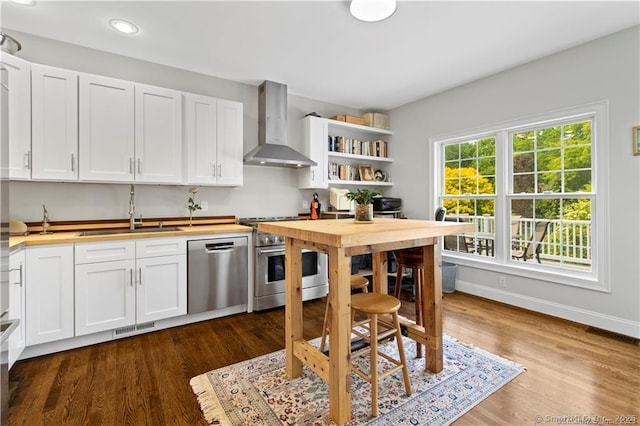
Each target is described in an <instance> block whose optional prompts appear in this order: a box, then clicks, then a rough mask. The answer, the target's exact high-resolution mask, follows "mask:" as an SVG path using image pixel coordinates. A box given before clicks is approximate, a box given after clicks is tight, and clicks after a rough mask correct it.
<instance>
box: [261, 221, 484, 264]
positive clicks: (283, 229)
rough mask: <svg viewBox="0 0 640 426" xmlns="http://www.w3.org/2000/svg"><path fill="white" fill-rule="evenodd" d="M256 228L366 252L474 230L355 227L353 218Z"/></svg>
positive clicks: (397, 224)
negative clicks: (389, 245)
mask: <svg viewBox="0 0 640 426" xmlns="http://www.w3.org/2000/svg"><path fill="white" fill-rule="evenodd" d="M258 229H259V230H261V231H265V232H271V233H274V234H278V235H282V236H285V237H289V238H293V239H296V240H300V241H312V242H313V243H315V244H318V245H325V246H329V247H345V248H348V247H361V249H360V250H359V251H362V247H363V246H364V249H365V252H367V250H366V246H374V245H384V244H390V243H392V245H393V247H388V248H387V250H392V249H399V248H402V247H403V246H404V247H413V246H416V245H421V244H415V242H416V240H427V239H432V238H437V237H440V236H443V235H453V234H461V233H464V232H469V231H470V230H473V225H471V224H467V223H457V222H435V221H427V220H413V219H390V218H382V217H376V218H374V220H373V222H372V223H357V224H356V223H355V222H354V220H353V219H337V220H308V221H302V220H301V221H286V222H262V223H260V224H259V225H258ZM403 241H404V242H403ZM422 245H425V244H422ZM350 254H351V255H353V254H358V253H355V252H354V253H350Z"/></svg>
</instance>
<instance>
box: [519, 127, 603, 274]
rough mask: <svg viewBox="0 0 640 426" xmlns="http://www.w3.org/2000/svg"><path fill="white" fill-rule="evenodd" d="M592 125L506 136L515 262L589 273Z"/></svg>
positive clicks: (543, 129) (538, 129)
mask: <svg viewBox="0 0 640 426" xmlns="http://www.w3.org/2000/svg"><path fill="white" fill-rule="evenodd" d="M592 127H593V122H592V120H581V121H569V122H564V123H560V124H555V125H551V126H550V125H546V126H537V127H534V128H530V129H523V130H518V131H514V132H510V133H509V141H510V146H509V148H510V154H511V155H510V159H511V170H512V172H511V175H510V187H511V191H508V194H507V200H508V205H509V206H510V211H511V214H512V216H514V217H517V219H514V222H516V224H514V226H513V229H512V235H511V241H512V249H511V256H512V258H513V259H518V260H523V261H527V260H528V259H533V258H535V261H537V263H538V264H540V265H542V264H543V262H544V264H545V265H546V266H549V267H551V266H553V267H560V268H572V269H579V270H582V269H584V270H586V271H591V254H592V253H591V241H590V236H591V217H592V204H593V201H594V198H595V197H594V194H593V192H592V182H593V177H592V174H593V167H592V161H591V159H592V155H591V153H592V132H591V128H592Z"/></svg>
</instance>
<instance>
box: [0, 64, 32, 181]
mask: <svg viewBox="0 0 640 426" xmlns="http://www.w3.org/2000/svg"><path fill="white" fill-rule="evenodd" d="M0 64H2V65H3V66H4V67H5V68H6V69H7V71H8V72H9V108H8V111H9V178H10V179H29V178H31V65H30V64H29V62H27V61H25V60H23V59H20V58H18V57H15V56H13V55H9V54H8V53H4V52H2V53H0Z"/></svg>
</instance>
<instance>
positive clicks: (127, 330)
mask: <svg viewBox="0 0 640 426" xmlns="http://www.w3.org/2000/svg"><path fill="white" fill-rule="evenodd" d="M155 326H156V323H155V322H146V323H144V324H137V325H130V326H127V327H122V328H116V329H115V330H113V337H119V336H122V335H124V334H131V333H138V332H141V331H143V330H146V329H149V328H154V327H155Z"/></svg>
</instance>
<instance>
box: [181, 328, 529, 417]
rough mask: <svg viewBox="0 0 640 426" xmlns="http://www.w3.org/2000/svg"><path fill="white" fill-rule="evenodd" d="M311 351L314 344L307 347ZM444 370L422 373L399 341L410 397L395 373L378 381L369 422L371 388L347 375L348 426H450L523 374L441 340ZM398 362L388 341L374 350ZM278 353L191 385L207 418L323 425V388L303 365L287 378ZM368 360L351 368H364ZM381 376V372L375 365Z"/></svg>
mask: <svg viewBox="0 0 640 426" xmlns="http://www.w3.org/2000/svg"><path fill="white" fill-rule="evenodd" d="M311 343H312V344H315V345H316V346H317V344H318V339H316V340H314V341H312V342H311ZM443 344H444V369H443V370H442V371H441V372H440V373H438V374H433V373H431V372H428V371H425V370H424V359H423V358H421V359H416V358H415V349H416V345H415V342H413V341H412V340H410V339H408V338H406V337H405V338H404V347H405V352H406V354H407V361H408V362H409V372H410V375H411V386H412V390H413V393H412V395H411V396H406V394H405V393H404V385H403V381H402V372H400V371H398V372H397V373H394V374H392V375H390V376H388V377H386V378H384V379H383V380H382V381H380V383H379V389H380V391H379V394H378V395H379V399H378V402H379V416H378V417H377V418H375V419H374V418H372V417H371V393H370V385H369V384H368V383H367V382H365V381H364V380H362V379H361V378H360V377H359V376H357V375H355V374H352V375H351V380H352V381H351V392H352V393H351V395H352V420H351V422H350V423H349V424H350V425H445V424H449V423H451V422H452V421H454V420H455V419H457V418H458V417H460V416H462V415H463V414H464V413H466V412H467V411H469V410H470V409H471V408H473V406H475V405H476V404H478V403H479V402H480V401H482V400H483V399H485V398H486V397H488V396H489V395H490V394H492V393H493V392H495V391H496V390H498V389H499V388H500V387H502V386H504V385H505V384H507V383H508V382H509V381H510V380H512V379H513V378H515V377H516V376H518V375H519V374H520V373H522V372H523V371H524V368H523V367H522V366H521V365H519V364H516V363H514V362H512V361H509V360H506V359H504V358H501V357H499V356H497V355H493V354H491V353H489V352H486V351H483V350H480V349H477V348H473V347H468V346H465V345H463V344H461V343H459V342H457V341H456V340H455V339H452V338H450V337H448V336H445V338H444V341H443ZM381 347H382V348H384V349H383V350H384V351H385V352H386V353H389V354H390V355H391V356H393V357H394V358H397V348H396V344H395V342H387V343H385V344H383V345H382V346H381ZM284 356H285V355H284V350H281V351H277V352H273V353H270V354H267V355H264V356H261V357H258V358H254V359H251V360H248V361H243V362H240V363H237V364H233V365H230V366H228V367H223V368H220V369H217V370H213V371H210V372H208V373H205V374H202V375H199V376H196V377H194V378H193V379H191V382H190V384H191V387H192V389H193V391H194V393H195V394H196V396H197V397H198V402H199V403H200V407H201V409H202V411H203V413H204V416H205V418H206V420H207V421H208V422H209V423H210V424H220V425H278V424H282V425H318V426H320V425H329V424H333V423H332V422H331V421H330V420H329V397H328V390H327V385H326V384H325V382H324V381H323V380H322V379H320V378H319V377H318V376H316V375H315V374H314V373H313V372H312V371H310V370H308V369H307V368H306V367H305V368H304V369H303V374H302V376H300V377H298V378H295V379H293V380H290V379H288V378H287V376H286V373H285V371H284ZM367 361H368V357H364V358H360V359H358V361H357V362H365V363H366V362H367ZM379 365H380V368H381V371H382V370H383V368H384V367H385V366H384V364H383V363H382V360H381V362H380V364H379Z"/></svg>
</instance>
